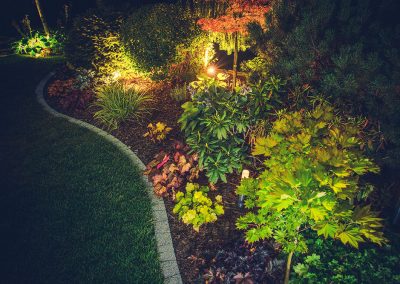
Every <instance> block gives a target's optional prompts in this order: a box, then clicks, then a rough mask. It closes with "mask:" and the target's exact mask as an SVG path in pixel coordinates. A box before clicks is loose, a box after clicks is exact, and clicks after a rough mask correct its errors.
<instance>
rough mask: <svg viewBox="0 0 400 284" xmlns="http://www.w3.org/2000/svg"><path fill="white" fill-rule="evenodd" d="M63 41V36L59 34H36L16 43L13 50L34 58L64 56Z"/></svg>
mask: <svg viewBox="0 0 400 284" xmlns="http://www.w3.org/2000/svg"><path fill="white" fill-rule="evenodd" d="M63 41H64V38H63V36H62V35H61V34H58V33H55V34H52V35H50V36H46V35H44V34H41V33H39V32H35V33H33V34H32V35H30V36H27V37H24V38H22V39H20V40H19V41H17V42H15V43H14V45H13V48H14V51H15V53H17V54H22V55H29V56H32V57H46V56H50V55H60V54H62V53H63Z"/></svg>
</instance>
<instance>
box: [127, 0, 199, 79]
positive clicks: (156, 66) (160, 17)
mask: <svg viewBox="0 0 400 284" xmlns="http://www.w3.org/2000/svg"><path fill="white" fill-rule="evenodd" d="M196 29H197V27H196V25H195V21H193V20H190V17H189V16H188V14H187V13H184V11H183V9H181V8H180V7H179V6H178V5H173V4H170V5H167V4H157V5H148V6H144V7H141V8H139V9H138V10H136V11H135V12H133V14H132V15H131V16H130V17H129V18H128V19H127V20H126V21H124V23H123V26H122V40H123V42H124V45H125V47H126V49H127V50H128V51H129V52H130V55H131V56H132V57H133V58H134V60H135V62H137V63H138V65H139V67H140V68H141V70H142V71H145V72H153V76H155V77H157V76H165V74H166V72H167V68H166V67H167V66H168V64H169V63H171V61H172V60H173V59H174V58H175V57H176V55H177V54H176V48H177V47H178V45H181V44H185V43H188V41H189V38H190V37H192V36H193V35H192V34H193V32H194V31H195V30H196Z"/></svg>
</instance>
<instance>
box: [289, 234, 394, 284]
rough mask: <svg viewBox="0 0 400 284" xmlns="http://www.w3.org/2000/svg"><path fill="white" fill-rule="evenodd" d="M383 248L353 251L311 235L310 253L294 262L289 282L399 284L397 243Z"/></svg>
mask: <svg viewBox="0 0 400 284" xmlns="http://www.w3.org/2000/svg"><path fill="white" fill-rule="evenodd" d="M393 241H394V242H395V243H393V244H391V245H387V246H384V247H382V248H379V247H375V246H366V247H362V248H360V250H355V249H351V248H348V247H346V246H343V245H342V244H341V243H340V242H337V241H333V240H331V239H328V240H322V239H318V238H316V236H315V235H314V236H312V237H311V238H310V240H309V241H308V242H307V244H308V247H309V251H308V253H307V254H306V255H300V256H299V258H298V260H297V261H295V264H296V265H295V266H294V273H292V281H291V283H321V284H325V283H326V284H328V283H335V284H356V283H366V284H367V283H370V284H375V283H385V284H395V283H400V270H399V267H400V250H399V244H398V240H395V238H393Z"/></svg>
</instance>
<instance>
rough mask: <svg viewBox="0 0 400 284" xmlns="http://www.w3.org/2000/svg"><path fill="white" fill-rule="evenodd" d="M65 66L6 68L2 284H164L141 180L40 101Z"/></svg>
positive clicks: (3, 63)
mask: <svg viewBox="0 0 400 284" xmlns="http://www.w3.org/2000/svg"><path fill="white" fill-rule="evenodd" d="M60 62H61V59H60V58H52V59H29V58H24V57H16V56H12V57H7V58H2V59H0V72H1V74H2V80H1V85H2V91H1V98H0V99H1V104H0V121H1V123H2V134H1V139H0V161H1V178H0V234H1V240H0V246H1V247H0V250H1V254H0V264H1V265H0V267H1V270H0V273H1V279H2V281H1V282H2V283H144V282H145V283H161V282H162V276H161V272H160V268H159V262H158V256H157V250H156V244H155V237H154V228H153V226H152V223H151V216H152V214H151V204H150V200H149V198H148V196H147V193H146V192H145V186H144V183H143V182H142V180H141V178H140V173H139V170H138V169H135V168H134V169H133V168H132V165H131V163H130V161H129V159H128V158H127V157H125V156H124V155H123V154H122V153H120V152H119V151H118V150H117V149H116V148H115V147H114V146H113V145H111V144H109V143H107V142H105V141H104V140H103V139H101V138H99V137H98V136H96V135H95V134H93V133H90V132H88V131H87V130H85V129H81V128H79V127H77V126H75V125H72V124H69V123H67V122H65V121H64V120H62V119H57V118H54V117H52V116H50V115H48V114H47V113H45V112H44V111H42V110H41V108H40V106H39V105H38V103H37V102H36V100H35V95H34V88H35V86H36V84H37V83H38V82H39V80H40V79H41V78H42V77H43V76H44V75H45V74H46V73H47V72H49V71H50V70H51V69H53V68H54V67H55V65H56V64H58V63H60Z"/></svg>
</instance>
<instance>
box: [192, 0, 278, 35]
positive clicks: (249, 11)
mask: <svg viewBox="0 0 400 284" xmlns="http://www.w3.org/2000/svg"><path fill="white" fill-rule="evenodd" d="M228 2H229V7H228V9H227V10H226V14H225V15H223V16H220V17H218V18H215V19H213V18H203V19H200V20H198V22H197V23H198V24H199V25H200V26H201V28H202V29H203V30H206V31H211V32H220V33H235V32H238V33H241V34H247V25H248V24H249V23H253V22H255V23H258V24H260V25H261V26H262V27H263V28H265V18H264V15H265V13H267V12H268V11H269V9H270V8H269V6H267V5H266V4H267V1H261V0H260V1H251V0H231V1H228Z"/></svg>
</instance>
